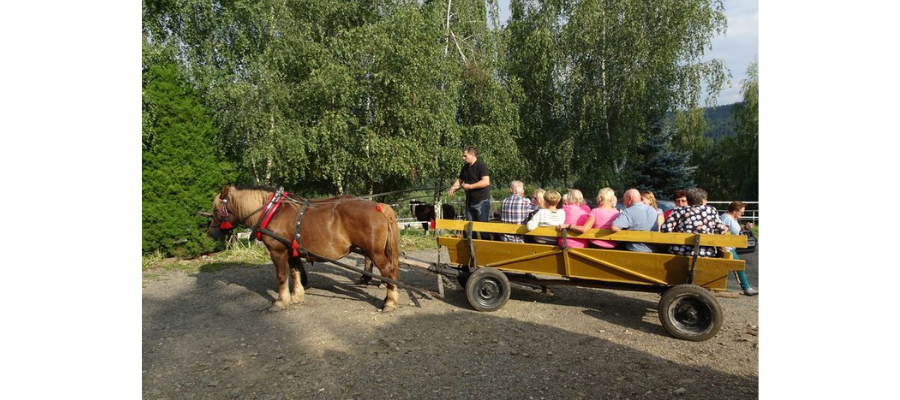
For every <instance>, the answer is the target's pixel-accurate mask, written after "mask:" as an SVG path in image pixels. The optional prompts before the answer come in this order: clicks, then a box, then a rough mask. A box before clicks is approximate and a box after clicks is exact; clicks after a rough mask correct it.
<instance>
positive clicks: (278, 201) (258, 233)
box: [256, 192, 288, 240]
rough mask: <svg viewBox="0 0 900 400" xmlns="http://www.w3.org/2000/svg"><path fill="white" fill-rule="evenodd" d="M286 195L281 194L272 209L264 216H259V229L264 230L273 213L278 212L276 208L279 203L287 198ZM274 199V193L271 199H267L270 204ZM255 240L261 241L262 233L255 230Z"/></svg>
mask: <svg viewBox="0 0 900 400" xmlns="http://www.w3.org/2000/svg"><path fill="white" fill-rule="evenodd" d="M287 196H288V193H287V192H284V193H282V194H281V197H279V198H278V200H275V204H273V205H272V208H271V209H269V212H268V213H266V214H265V215H262V216H260V218H262V221H263V222H262V224H260V225H259V227H260V229H266V226H267V225H268V224H269V221H271V220H272V217H274V216H275V211H278V207H280V206H281V203H282V202H284V199H285V198H287ZM274 197H275V193H272V197H269V202H272V199H273V198H274ZM256 240H262V233H261V232H260V231H259V230H257V231H256Z"/></svg>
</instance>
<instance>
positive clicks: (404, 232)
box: [400, 229, 437, 252]
mask: <svg viewBox="0 0 900 400" xmlns="http://www.w3.org/2000/svg"><path fill="white" fill-rule="evenodd" d="M428 232H429V234H428V235H426V234H425V231H424V230H422V229H401V230H400V251H401V252H404V251H414V250H430V249H436V248H437V239H435V235H434V231H428Z"/></svg>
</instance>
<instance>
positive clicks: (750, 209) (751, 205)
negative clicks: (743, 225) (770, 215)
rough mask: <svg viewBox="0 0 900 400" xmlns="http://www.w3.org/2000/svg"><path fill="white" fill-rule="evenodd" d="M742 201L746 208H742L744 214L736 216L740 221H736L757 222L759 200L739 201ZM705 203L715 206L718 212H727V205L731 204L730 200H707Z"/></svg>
mask: <svg viewBox="0 0 900 400" xmlns="http://www.w3.org/2000/svg"><path fill="white" fill-rule="evenodd" d="M741 202H742V203H744V204H746V205H747V208H746V209H744V215H742V216H741V217H740V218H738V219H739V220H740V221H738V222H752V223H753V225H757V224H759V202H758V201H741ZM706 203H707V204H709V205H711V206H713V207H715V208H716V209H717V210H719V213H720V214H721V213H724V212H728V205H729V204H731V202H730V201H707V202H706Z"/></svg>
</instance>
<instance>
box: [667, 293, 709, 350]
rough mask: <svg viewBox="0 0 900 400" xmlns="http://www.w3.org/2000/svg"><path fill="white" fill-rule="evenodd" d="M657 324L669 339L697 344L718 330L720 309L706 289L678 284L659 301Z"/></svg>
mask: <svg viewBox="0 0 900 400" xmlns="http://www.w3.org/2000/svg"><path fill="white" fill-rule="evenodd" d="M659 321H660V322H662V325H663V327H664V328H666V331H668V332H669V334H671V335H672V336H674V337H676V338H678V339H683V340H690V341H694V342H701V341H704V340H707V339H709V338H711V337H713V336H715V335H716V333H718V332H719V329H721V328H722V310H721V308H720V307H719V302H718V301H716V298H715V297H713V295H712V293H710V292H709V290H706V289H704V288H702V287H700V286H697V285H678V286H675V287H673V288H671V289H669V290H667V291H666V292H665V293H663V296H662V299H660V300H659Z"/></svg>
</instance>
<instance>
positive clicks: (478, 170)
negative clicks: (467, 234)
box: [447, 146, 491, 240]
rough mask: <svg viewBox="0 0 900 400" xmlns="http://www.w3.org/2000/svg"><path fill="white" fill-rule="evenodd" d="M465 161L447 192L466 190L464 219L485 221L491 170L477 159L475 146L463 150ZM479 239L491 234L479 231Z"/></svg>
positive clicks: (489, 212) (451, 193)
mask: <svg viewBox="0 0 900 400" xmlns="http://www.w3.org/2000/svg"><path fill="white" fill-rule="evenodd" d="M462 154H463V161H465V163H464V164H463V166H462V169H460V171H459V178H456V181H454V182H453V184H452V185H450V190H448V191H447V194H448V195H450V196H453V193H454V192H456V190H457V189H459V188H463V190H465V191H466V220H468V221H482V222H487V221H488V218H490V214H491V172H490V170H488V167H487V165H485V163H484V161H481V160H479V159H478V157H477V155H476V152H475V147H472V146H469V147H466V148H465V150H463V153H462ZM480 235H481V239H483V240H490V239H491V234H490V233H487V232H481V234H480Z"/></svg>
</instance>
